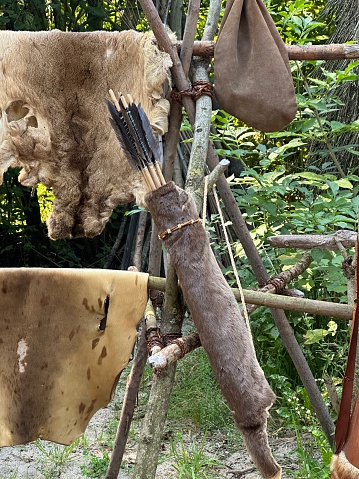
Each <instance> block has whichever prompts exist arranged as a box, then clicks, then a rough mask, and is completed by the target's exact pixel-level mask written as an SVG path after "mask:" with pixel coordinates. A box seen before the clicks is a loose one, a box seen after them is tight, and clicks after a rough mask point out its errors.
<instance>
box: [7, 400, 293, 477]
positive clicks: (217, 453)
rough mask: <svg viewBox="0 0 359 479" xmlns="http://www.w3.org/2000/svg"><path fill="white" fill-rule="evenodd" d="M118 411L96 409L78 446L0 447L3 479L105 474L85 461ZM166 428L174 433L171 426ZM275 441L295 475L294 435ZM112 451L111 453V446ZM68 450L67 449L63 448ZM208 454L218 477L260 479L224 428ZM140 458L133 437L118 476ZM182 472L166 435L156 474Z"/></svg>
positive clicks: (286, 469)
mask: <svg viewBox="0 0 359 479" xmlns="http://www.w3.org/2000/svg"><path fill="white" fill-rule="evenodd" d="M115 414H117V415H118V411H117V412H116V413H115V411H114V409H113V407H111V405H110V406H108V407H107V408H104V409H102V410H100V411H98V412H97V413H96V414H95V416H94V417H93V418H92V420H91V422H90V424H89V426H88V428H87V430H86V433H85V436H84V437H85V439H82V440H80V442H79V444H78V445H76V447H75V448H74V449H73V450H71V451H70V452H68V449H64V447H63V446H60V445H56V444H53V443H48V442H46V441H44V442H43V445H44V447H45V450H46V453H44V451H43V448H42V447H39V446H38V445H36V444H35V443H32V444H27V445H24V446H14V447H5V448H2V449H0V479H30V478H31V479H56V478H58V479H80V478H84V477H93V478H99V479H100V478H103V477H104V475H103V474H97V475H96V473H93V475H91V476H89V475H83V471H82V470H81V466H84V465H86V464H88V455H89V454H91V455H92V457H96V455H97V454H98V456H99V459H100V458H101V456H102V452H101V451H103V449H104V427H105V426H106V424H109V423H110V422H112V423H113V421H114V415H115ZM166 428H168V429H169V430H171V431H172V432H173V426H171V425H167V426H166ZM181 432H182V438H183V444H184V445H185V446H186V445H187V444H188V447H189V448H190V445H191V443H192V442H193V441H195V442H197V441H198V443H200V441H201V439H202V438H203V433H202V432H201V433H200V432H198V431H197V432H195V430H193V431H191V430H190V426H188V425H187V426H185V427H184V428H183V429H182V431H181ZM271 445H272V449H273V453H274V455H275V457H276V459H277V461H278V462H279V463H280V464H281V466H282V468H283V476H284V477H288V478H290V477H293V474H292V473H293V471H294V470H295V468H296V467H297V466H296V462H297V461H296V455H295V449H296V447H297V444H296V439H295V436H294V435H293V436H288V435H287V436H286V437H285V438H272V439H271ZM107 449H108V452H110V449H109V448H107ZM64 451H66V452H64ZM204 451H205V455H207V456H208V457H209V458H215V459H216V460H217V461H218V462H219V465H216V466H215V467H214V468H213V469H211V470H210V471H208V472H207V474H208V477H211V478H218V479H239V478H241V479H260V478H261V476H260V475H259V474H258V473H257V472H256V470H255V468H254V466H253V464H252V462H251V460H250V459H249V457H248V454H247V452H246V450H245V448H244V446H243V445H240V446H239V447H238V449H237V450H236V451H235V452H234V447H233V443H232V444H231V445H229V444H228V439H227V438H226V436H225V435H224V434H222V433H221V432H220V431H218V432H217V431H216V432H212V433H207V436H206V442H205V447H204ZM135 460H136V444H135V441H134V439H133V438H132V439H130V440H129V442H128V447H127V449H126V452H125V456H124V469H123V470H122V469H121V472H120V474H119V476H118V479H131V472H129V471H131V468H132V467H133V465H134V463H135ZM178 477H179V475H178V472H177V471H176V470H175V469H174V468H173V457H171V452H170V448H169V442H168V441H167V440H164V442H163V447H162V451H161V461H160V465H159V466H158V469H157V475H156V479H172V478H173V479H175V478H178Z"/></svg>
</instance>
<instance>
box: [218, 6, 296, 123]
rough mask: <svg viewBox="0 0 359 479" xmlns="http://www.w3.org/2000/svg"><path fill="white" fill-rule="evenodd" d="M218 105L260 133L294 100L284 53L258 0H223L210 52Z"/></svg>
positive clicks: (287, 112)
mask: <svg viewBox="0 0 359 479" xmlns="http://www.w3.org/2000/svg"><path fill="white" fill-rule="evenodd" d="M214 75H215V94H216V98H217V100H218V103H219V104H220V106H221V108H223V109H224V110H226V111H227V112H228V113H230V114H231V115H233V116H235V117H237V118H239V119H240V120H242V121H244V122H245V123H247V124H248V125H251V126H253V127H254V128H257V129H258V130H261V131H279V130H281V129H283V128H285V127H286V126H287V125H288V124H289V123H290V122H291V121H292V120H293V119H294V117H295V115H296V112H297V104H296V99H295V93H294V87H293V79H292V74H291V71H290V65H289V60H288V54H287V51H286V49H285V45H284V43H283V40H282V39H281V37H280V35H279V33H278V30H277V28H276V26H275V24H274V22H273V20H272V18H271V16H270V14H269V13H268V11H267V9H266V7H265V5H264V3H263V1H262V0H228V1H227V5H226V10H225V13H224V16H223V21H222V25H221V29H220V33H219V36H218V40H217V42H216V46H215V51H214Z"/></svg>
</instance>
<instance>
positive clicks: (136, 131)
mask: <svg viewBox="0 0 359 479" xmlns="http://www.w3.org/2000/svg"><path fill="white" fill-rule="evenodd" d="M109 93H110V96H111V99H112V102H113V103H111V102H110V101H107V106H108V109H109V111H110V114H111V118H110V122H111V125H112V127H113V129H114V130H115V133H116V136H117V139H118V141H119V143H120V146H121V148H122V149H123V151H124V153H125V155H126V158H127V160H128V162H129V163H130V165H131V166H132V167H133V168H135V169H136V170H138V171H140V173H141V174H142V176H143V179H144V183H145V185H146V189H147V191H153V190H156V189H157V188H159V187H160V186H162V185H164V184H166V181H165V179H164V177H163V174H162V171H161V167H160V164H159V159H160V158H161V146H160V143H159V141H158V138H157V137H156V135H155V134H154V132H153V130H152V127H151V124H150V122H149V119H148V118H147V115H146V112H145V111H144V109H143V108H142V106H141V104H140V103H139V104H138V105H135V103H134V101H133V99H132V98H131V96H130V95H127V100H126V98H125V96H124V95H123V94H121V93H119V98H118V99H117V98H116V96H115V94H114V92H113V90H109Z"/></svg>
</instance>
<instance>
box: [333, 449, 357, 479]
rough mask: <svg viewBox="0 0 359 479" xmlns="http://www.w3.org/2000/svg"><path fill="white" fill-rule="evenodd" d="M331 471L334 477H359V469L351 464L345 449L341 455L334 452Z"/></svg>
mask: <svg viewBox="0 0 359 479" xmlns="http://www.w3.org/2000/svg"><path fill="white" fill-rule="evenodd" d="M358 453H359V451H358ZM330 471H331V473H332V478H333V479H359V469H358V468H357V467H355V466H353V464H350V462H349V461H348V459H347V457H346V455H345V452H344V451H342V452H341V453H340V454H339V455H337V454H333V457H332V460H331V462H330Z"/></svg>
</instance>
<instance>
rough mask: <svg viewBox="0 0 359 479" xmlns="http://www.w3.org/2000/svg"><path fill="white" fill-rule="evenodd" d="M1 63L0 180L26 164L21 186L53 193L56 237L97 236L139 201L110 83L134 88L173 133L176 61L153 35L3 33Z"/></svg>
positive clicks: (155, 123) (160, 127)
mask: <svg viewBox="0 0 359 479" xmlns="http://www.w3.org/2000/svg"><path fill="white" fill-rule="evenodd" d="M0 66H1V68H0V114H1V117H0V182H1V179H2V176H3V173H4V172H5V171H6V170H7V168H8V167H9V166H10V165H12V166H20V167H22V170H21V172H20V176H19V179H20V181H21V183H22V184H23V185H26V186H29V187H34V186H35V185H37V184H38V183H39V182H41V183H43V184H44V185H45V186H47V187H51V188H52V189H53V192H54V194H55V198H56V199H55V202H54V205H53V212H52V214H51V216H50V218H49V220H48V230H49V235H50V237H51V238H52V239H59V238H66V237H79V236H88V237H93V236H95V235H97V234H99V233H100V232H101V231H102V229H103V227H104V225H105V223H106V221H107V219H108V218H109V216H110V214H111V212H112V210H113V208H115V207H116V206H117V205H119V204H122V203H127V202H129V201H132V200H133V199H136V201H137V202H138V203H139V204H143V196H144V193H145V190H144V187H143V184H142V181H141V176H140V175H139V173H138V172H136V171H134V170H133V169H132V168H131V167H130V166H129V164H128V162H127V160H126V159H125V156H124V153H123V152H122V150H121V148H120V147H119V145H118V142H117V140H116V136H115V134H114V132H113V130H112V128H111V125H110V122H109V121H108V117H109V114H108V111H107V106H106V104H105V100H106V99H108V98H109V95H108V90H109V89H110V88H112V89H113V90H114V91H115V92H117V91H121V92H122V93H126V94H127V93H129V94H131V96H132V97H133V99H134V101H135V102H136V103H141V104H142V107H143V108H144V110H145V112H146V114H147V116H148V118H149V120H150V122H151V125H152V127H153V128H154V130H155V131H156V132H157V133H159V134H163V133H164V132H165V131H166V130H167V124H168V111H169V103H168V101H167V100H166V99H164V98H163V90H164V85H165V84H166V82H167V80H168V76H169V68H170V66H171V60H170V58H169V56H168V55H167V54H166V53H163V52H160V51H159V50H158V48H157V47H156V45H155V43H154V41H153V38H152V37H151V36H150V35H148V34H142V33H138V32H135V31H124V32H91V33H68V32H61V31H58V30H53V31H50V32H10V31H2V32H0Z"/></svg>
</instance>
